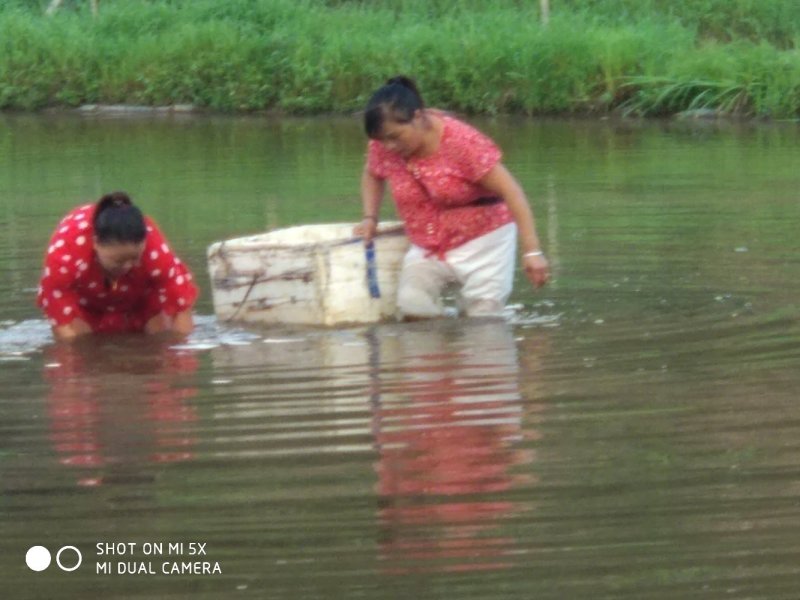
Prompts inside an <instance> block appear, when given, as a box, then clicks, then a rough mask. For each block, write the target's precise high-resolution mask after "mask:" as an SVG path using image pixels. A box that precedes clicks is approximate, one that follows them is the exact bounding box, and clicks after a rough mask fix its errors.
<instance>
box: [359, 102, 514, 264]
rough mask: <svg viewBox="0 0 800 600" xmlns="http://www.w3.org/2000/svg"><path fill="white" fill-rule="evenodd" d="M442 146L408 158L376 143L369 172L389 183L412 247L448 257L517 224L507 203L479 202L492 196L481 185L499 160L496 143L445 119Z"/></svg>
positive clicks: (371, 149)
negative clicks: (425, 153) (429, 153)
mask: <svg viewBox="0 0 800 600" xmlns="http://www.w3.org/2000/svg"><path fill="white" fill-rule="evenodd" d="M441 118H442V120H443V121H444V129H443V132H442V138H441V141H440V143H439V148H438V149H437V151H436V152H435V153H434V154H432V155H431V156H426V157H424V158H411V159H408V160H406V159H404V158H403V157H402V156H401V155H400V154H397V153H395V152H392V151H390V150H388V149H387V148H386V147H385V146H384V145H383V144H381V143H380V142H379V141H377V140H370V142H369V145H368V148H367V169H368V170H369V172H370V173H371V174H372V175H374V176H375V177H378V178H379V179H385V180H388V182H389V186H390V189H391V191H392V196H393V198H394V201H395V204H396V206H397V211H398V213H399V215H400V218H401V219H403V221H404V223H405V227H406V235H407V236H408V238H409V239H410V240H411V242H412V243H413V244H416V245H417V246H420V247H421V248H424V249H426V250H428V251H429V252H430V253H431V254H435V255H437V256H439V257H440V258H443V256H444V253H445V252H447V251H448V250H452V249H453V248H456V247H458V246H460V245H462V244H464V243H466V242H469V241H470V240H473V239H475V238H477V237H480V236H482V235H484V234H486V233H489V232H490V231H494V230H495V229H497V228H498V227H501V226H503V225H505V224H507V223H510V222H512V221H513V217H512V215H511V212H510V211H509V209H508V207H507V206H506V204H505V202H502V201H499V202H496V203H494V204H475V202H476V201H477V200H478V199H480V198H487V197H489V196H491V195H492V194H491V192H489V191H488V190H486V189H485V188H483V187H481V185H480V184H479V183H478V181H479V180H480V179H481V178H483V177H484V176H485V175H486V174H487V173H488V172H489V171H490V170H491V169H492V168H493V167H494V166H495V165H496V164H498V163H499V162H500V159H501V157H502V153H501V151H500V149H499V148H498V147H497V146H496V145H495V143H494V142H493V141H492V140H490V139H489V138H488V137H487V136H485V135H484V134H482V133H481V132H480V131H478V130H477V129H475V128H474V127H472V126H470V125H467V124H466V123H464V122H462V121H459V120H458V119H455V118H453V117H450V116H447V115H442V117H441Z"/></svg>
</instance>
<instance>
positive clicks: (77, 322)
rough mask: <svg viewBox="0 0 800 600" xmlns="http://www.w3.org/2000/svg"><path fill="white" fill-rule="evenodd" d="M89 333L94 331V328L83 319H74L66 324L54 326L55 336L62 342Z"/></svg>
mask: <svg viewBox="0 0 800 600" xmlns="http://www.w3.org/2000/svg"><path fill="white" fill-rule="evenodd" d="M89 333H92V328H91V327H89V324H88V323H86V321H84V320H83V319H72V321H70V322H69V323H67V324H66V325H56V326H55V327H53V336H54V337H55V338H56V339H57V340H59V341H62V342H68V341H71V340H74V339H75V338H77V337H80V336H82V335H87V334H89Z"/></svg>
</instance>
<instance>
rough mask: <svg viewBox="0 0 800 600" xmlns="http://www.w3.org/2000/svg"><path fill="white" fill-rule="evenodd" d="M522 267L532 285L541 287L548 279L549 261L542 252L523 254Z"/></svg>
mask: <svg viewBox="0 0 800 600" xmlns="http://www.w3.org/2000/svg"><path fill="white" fill-rule="evenodd" d="M522 268H523V269H525V275H526V276H527V278H528V280H529V281H530V282H531V283H532V284H533V286H534V287H537V288H538V287H542V286H543V285H544V284H545V283H547V282H548V281H549V279H550V263H548V262H547V258H545V256H544V254H540V255H538V256H535V255H529V256H523V257H522Z"/></svg>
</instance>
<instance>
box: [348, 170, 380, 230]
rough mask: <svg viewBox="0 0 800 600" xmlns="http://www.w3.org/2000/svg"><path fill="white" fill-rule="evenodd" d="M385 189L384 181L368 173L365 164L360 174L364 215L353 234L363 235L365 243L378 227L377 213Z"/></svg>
mask: <svg viewBox="0 0 800 600" xmlns="http://www.w3.org/2000/svg"><path fill="white" fill-rule="evenodd" d="M385 190H386V182H385V181H384V180H383V179H380V178H378V177H375V175H373V174H372V173H370V172H369V169H368V168H367V166H366V165H365V166H364V172H363V173H362V174H361V204H362V206H363V209H364V217H363V219H362V220H361V224H360V225H358V226H357V227H356V229H355V234H356V235H361V236H363V237H364V242H365V243H369V242H370V241H372V238H373V237H375V232H376V231H377V228H378V213H379V212H380V209H381V201H382V200H383V194H384V192H385Z"/></svg>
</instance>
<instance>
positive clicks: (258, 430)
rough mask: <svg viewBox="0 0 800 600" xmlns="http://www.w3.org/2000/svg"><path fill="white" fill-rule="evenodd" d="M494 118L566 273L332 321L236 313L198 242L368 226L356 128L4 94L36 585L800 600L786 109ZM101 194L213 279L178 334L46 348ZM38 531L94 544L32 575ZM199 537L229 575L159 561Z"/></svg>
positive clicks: (7, 564) (56, 591) (22, 427)
mask: <svg viewBox="0 0 800 600" xmlns="http://www.w3.org/2000/svg"><path fill="white" fill-rule="evenodd" d="M474 122H475V123H476V124H478V125H479V126H480V127H481V128H483V129H484V130H485V131H487V132H488V133H490V134H491V135H492V136H493V137H495V139H496V140H497V141H498V142H499V143H500V144H501V146H502V147H503V150H504V152H505V160H506V163H507V164H508V165H509V167H510V168H511V170H512V171H513V172H514V173H515V174H516V175H517V177H518V178H519V179H520V181H521V182H522V184H523V186H524V187H525V189H526V190H527V192H528V193H529V195H530V197H531V200H532V204H533V206H534V209H535V212H536V215H537V219H538V227H539V231H540V235H541V237H542V240H543V243H544V246H545V248H546V250H547V251H548V254H549V256H550V257H551V260H552V262H553V270H554V279H553V282H552V284H551V285H550V286H549V287H548V288H547V289H545V290H543V291H540V292H534V291H533V290H531V289H530V288H529V287H528V286H527V284H526V283H525V282H524V281H523V279H522V277H521V276H519V277H518V280H517V285H516V288H515V292H514V294H513V296H512V298H511V306H510V307H509V310H508V315H507V318H506V319H505V320H503V321H494V322H492V321H480V320H475V321H470V320H465V319H456V318H450V319H445V320H442V321H439V322H436V323H432V324H431V323H428V324H396V323H387V324H382V325H378V326H374V327H357V328H348V329H341V330H314V329H310V330H309V329H300V328H289V327H282V328H273V329H244V328H241V327H236V326H231V325H228V324H224V323H218V322H217V321H216V320H215V319H214V317H213V311H212V307H211V302H210V294H209V290H208V278H207V274H206V272H205V258H204V253H205V248H206V247H207V246H208V245H209V244H210V243H212V242H213V241H217V240H220V239H224V238H227V237H233V236H237V235H244V234H249V233H253V232H258V231H263V230H266V229H270V228H275V227H283V226H289V225H294V224H299V223H311V222H330V221H340V220H341V221H345V220H354V219H357V218H358V216H359V214H360V208H359V202H358V199H357V190H358V179H359V172H360V168H361V161H362V158H363V151H364V140H363V139H362V137H361V133H360V128H359V124H358V122H357V121H356V120H354V119H293V120H270V119H265V118H255V117H253V118H216V117H208V118H206V117H201V118H198V117H188V116H186V117H178V118H152V117H148V118H132V119H103V118H97V117H82V116H68V115H60V116H55V115H51V116H18V115H11V116H9V115H6V116H3V117H0V156H2V160H0V198H1V200H0V208H2V213H0V293H2V294H3V297H4V298H5V299H6V300H5V301H4V303H3V304H2V306H0V387H2V389H3V392H2V394H0V428H2V429H1V432H2V433H1V435H0V439H2V442H1V443H0V471H1V472H2V486H3V495H2V513H0V514H1V515H2V516H1V517H0V539H1V540H2V541H0V556H1V557H2V558H1V559H0V565H2V573H3V579H4V581H5V588H6V589H7V590H11V591H13V595H14V597H15V598H62V597H63V598H88V597H98V598H100V597H102V598H173V597H174V598H178V597H187V595H189V594H191V595H192V596H193V597H200V598H228V597H242V598H246V597H253V598H265V597H270V598H421V597H423V598H429V597H430V598H439V597H440V598H454V597H462V598H482V599H495V598H533V597H536V598H559V599H560V598H631V599H642V598H666V599H673V598H694V597H698V598H699V597H702V598H793V597H795V596H796V590H797V588H798V585H800V567H798V555H799V554H800V542H798V540H800V484H798V472H799V471H798V464H800V443H798V441H797V440H798V439H800V409H798V407H797V405H796V390H797V388H798V383H800V376H799V375H798V371H797V369H796V365H797V361H798V355H799V354H800V351H798V348H800V344H799V343H798V342H800V332H799V331H798V326H797V318H796V314H797V311H796V302H795V298H796V297H797V294H798V287H800V286H799V284H798V283H797V282H798V280H799V279H800V261H798V255H797V251H796V248H797V244H796V240H795V237H796V234H795V229H796V223H797V222H798V217H800V214H798V213H799V212H800V204H799V203H798V198H797V190H798V189H800V174H798V170H797V168H796V155H797V149H798V141H800V133H799V132H798V130H797V128H796V127H795V126H780V125H758V126H751V125H730V124H713V123H712V124H703V125H697V124H667V123H624V124H621V123H613V122H568V121H531V120H524V119H493V120H475V121H474ZM112 189H125V190H127V191H129V192H130V193H131V194H132V196H133V197H134V199H135V200H136V201H137V202H138V203H139V204H141V206H142V207H143V208H144V209H145V211H146V212H148V213H149V214H151V215H152V216H153V217H154V218H155V219H156V220H157V221H158V222H159V224H160V225H161V226H162V229H163V230H164V231H165V233H166V235H167V236H168V237H169V239H170V241H171V242H172V245H173V246H174V247H175V248H176V250H177V251H178V253H179V254H180V255H181V257H182V258H183V259H184V260H185V261H186V262H187V263H188V264H189V265H190V266H191V268H192V269H193V270H194V272H195V273H196V275H197V276H198V280H199V282H200V285H201V286H202V287H203V292H202V296H201V300H200V302H199V304H198V307H197V310H198V313H199V318H198V321H199V327H198V331H197V332H196V333H195V334H193V335H192V336H191V337H190V338H189V339H188V340H185V341H183V342H178V341H175V340H169V339H144V338H142V337H136V336H118V337H109V338H94V339H92V340H87V341H85V342H81V343H78V344H75V345H72V346H66V345H59V344H54V343H53V342H52V340H51V339H50V335H49V332H48V328H47V326H46V324H45V323H44V321H43V320H42V319H41V317H40V316H39V314H38V313H37V310H36V308H35V307H34V306H33V296H34V291H35V287H36V285H37V278H38V275H39V269H40V265H41V260H42V253H43V248H44V247H45V243H46V240H47V238H48V236H49V235H50V233H51V230H52V227H53V226H54V224H55V223H56V221H57V220H58V219H59V217H60V216H61V215H62V214H64V213H65V212H67V211H68V210H69V209H70V208H71V207H72V206H73V205H75V204H77V203H80V202H84V201H88V200H91V199H94V198H96V197H98V196H99V195H100V194H101V193H103V192H106V191H109V190H112ZM384 215H385V216H386V217H387V218H389V217H391V216H392V215H393V211H392V210H391V207H390V206H388V204H387V206H386V207H385V210H384ZM98 542H113V543H119V542H133V543H137V544H138V546H137V548H138V551H137V553H136V554H135V555H133V556H131V555H127V556H125V555H114V556H98V555H97V552H96V546H95V544H97V543H98ZM147 542H150V543H152V542H162V543H164V544H165V546H166V544H167V543H168V542H175V543H178V542H183V543H185V544H186V548H187V549H186V550H185V553H184V554H180V555H178V554H176V555H172V556H163V555H159V556H151V557H147V556H144V555H143V551H142V548H143V546H142V545H143V544H145V543H147ZM189 542H200V543H203V544H206V548H205V549H206V552H207V554H206V555H204V556H200V557H193V556H190V555H189V554H188V544H189ZM37 544H39V545H44V546H46V547H48V548H49V549H50V550H51V551H53V554H55V552H56V551H57V550H58V549H59V548H61V547H63V546H67V545H72V546H75V547H76V548H78V549H80V551H81V552H82V554H83V563H82V565H81V567H80V568H79V569H77V570H76V571H74V572H69V573H68V572H63V571H60V570H59V569H58V568H57V567H56V566H55V565H51V566H50V568H48V569H47V570H46V571H44V572H41V573H34V572H33V571H31V570H29V569H28V568H27V567H26V566H25V561H24V556H25V552H26V551H27V549H28V548H29V547H31V546H33V545H37ZM65 556H70V555H69V551H68V554H66V555H65ZM69 560H70V561H72V558H70V559H69ZM192 560H201V561H203V560H205V561H208V562H211V563H219V565H220V568H221V571H222V572H221V574H208V575H202V574H199V575H188V574H183V575H175V574H173V575H165V574H163V573H162V572H160V569H161V567H162V563H164V562H166V561H178V562H182V561H192ZM145 561H149V562H152V563H153V568H154V569H156V570H157V571H158V572H157V573H156V574H155V575H149V574H144V573H140V574H138V575H120V574H116V569H117V568H119V565H120V564H126V565H127V564H128V563H130V564H135V563H137V562H139V563H141V562H145ZM105 562H109V563H111V566H112V567H113V568H114V570H115V572H114V573H112V574H105V575H103V574H98V573H97V572H96V571H97V564H98V563H105ZM126 568H127V567H126Z"/></svg>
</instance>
